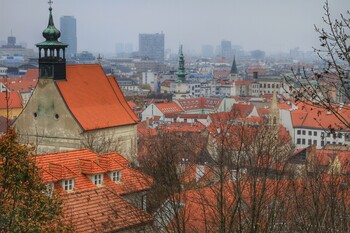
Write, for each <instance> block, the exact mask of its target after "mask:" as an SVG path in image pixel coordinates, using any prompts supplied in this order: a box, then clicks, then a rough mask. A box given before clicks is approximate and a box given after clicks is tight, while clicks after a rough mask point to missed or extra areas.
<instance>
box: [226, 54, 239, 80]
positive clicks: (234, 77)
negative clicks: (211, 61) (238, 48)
mask: <svg viewBox="0 0 350 233" xmlns="http://www.w3.org/2000/svg"><path fill="white" fill-rule="evenodd" d="M228 78H229V79H230V80H232V81H236V80H239V75H238V69H237V64H236V57H234V58H233V62H232V66H231V71H230V74H229V75H228Z"/></svg>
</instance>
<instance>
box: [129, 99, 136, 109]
mask: <svg viewBox="0 0 350 233" xmlns="http://www.w3.org/2000/svg"><path fill="white" fill-rule="evenodd" d="M128 104H129V106H130V108H131V109H134V108H135V107H137V105H136V104H135V103H134V102H132V101H128Z"/></svg>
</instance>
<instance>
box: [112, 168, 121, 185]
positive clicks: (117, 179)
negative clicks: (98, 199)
mask: <svg viewBox="0 0 350 233" xmlns="http://www.w3.org/2000/svg"><path fill="white" fill-rule="evenodd" d="M111 180H112V181H114V182H115V183H119V182H120V181H121V180H122V171H120V170H118V171H113V172H111Z"/></svg>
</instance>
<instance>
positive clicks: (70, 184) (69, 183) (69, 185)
mask: <svg viewBox="0 0 350 233" xmlns="http://www.w3.org/2000/svg"><path fill="white" fill-rule="evenodd" d="M62 184H63V185H62V186H63V189H64V190H66V191H72V190H73V189H74V179H70V180H64V181H63V182H62Z"/></svg>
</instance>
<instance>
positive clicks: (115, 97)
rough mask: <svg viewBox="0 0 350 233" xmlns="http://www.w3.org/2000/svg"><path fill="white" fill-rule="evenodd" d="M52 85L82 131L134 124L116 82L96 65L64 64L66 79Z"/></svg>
mask: <svg viewBox="0 0 350 233" xmlns="http://www.w3.org/2000/svg"><path fill="white" fill-rule="evenodd" d="M56 84H57V86H58V89H59V91H60V92H61V94H62V97H63V99H64V100H65V102H66V104H67V106H68V108H69V109H70V111H71V112H72V114H73V115H74V117H75V118H76V119H77V121H78V122H79V124H80V125H81V126H82V128H83V129H84V130H93V129H99V128H107V127H114V126H120V125H130V124H136V123H137V122H138V118H137V116H136V115H135V113H134V112H133V111H132V109H131V108H130V107H129V105H128V104H127V102H126V100H125V98H124V96H123V94H122V92H121V90H120V88H119V86H118V84H117V82H116V81H115V80H114V79H113V78H107V76H106V74H105V73H104V72H103V70H102V68H101V66H100V65H97V64H84V65H67V80H60V81H56Z"/></svg>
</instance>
